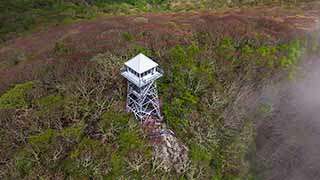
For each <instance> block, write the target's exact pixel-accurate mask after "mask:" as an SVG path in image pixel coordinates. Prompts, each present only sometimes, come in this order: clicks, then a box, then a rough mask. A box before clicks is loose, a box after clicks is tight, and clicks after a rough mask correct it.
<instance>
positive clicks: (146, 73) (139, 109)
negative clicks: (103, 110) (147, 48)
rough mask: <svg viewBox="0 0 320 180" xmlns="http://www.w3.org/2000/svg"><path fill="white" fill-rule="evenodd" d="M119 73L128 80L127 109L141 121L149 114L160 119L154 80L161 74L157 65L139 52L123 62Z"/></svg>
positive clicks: (161, 71)
mask: <svg viewBox="0 0 320 180" xmlns="http://www.w3.org/2000/svg"><path fill="white" fill-rule="evenodd" d="M121 75H122V76H123V77H125V78H126V79H127V80H128V94H127V105H126V109H127V111H128V112H133V113H134V115H135V117H136V118H137V119H139V120H141V121H144V120H146V119H148V118H149V117H150V116H155V117H157V118H159V120H162V116H161V113H160V103H159V97H158V92H157V86H156V82H155V81H156V80H157V79H158V78H160V77H161V76H163V70H162V69H160V68H159V65H158V64H157V63H156V62H154V61H153V60H151V59H150V58H148V57H147V56H145V55H143V54H141V53H140V54H138V55H137V56H135V57H134V58H132V59H130V60H129V61H127V62H126V63H125V65H124V67H122V68H121Z"/></svg>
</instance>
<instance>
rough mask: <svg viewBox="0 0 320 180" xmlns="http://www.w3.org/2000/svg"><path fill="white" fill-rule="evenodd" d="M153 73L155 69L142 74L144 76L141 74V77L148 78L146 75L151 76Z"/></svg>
mask: <svg viewBox="0 0 320 180" xmlns="http://www.w3.org/2000/svg"><path fill="white" fill-rule="evenodd" d="M153 72H154V68H152V69H150V70H148V71H146V72H144V73H142V74H141V77H143V76H146V75H148V74H150V73H151V74H153Z"/></svg>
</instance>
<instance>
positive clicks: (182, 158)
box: [143, 118, 189, 173]
mask: <svg viewBox="0 0 320 180" xmlns="http://www.w3.org/2000/svg"><path fill="white" fill-rule="evenodd" d="M143 128H144V131H145V132H146V134H147V136H148V138H149V141H150V143H151V145H152V146H153V167H154V169H155V170H157V169H162V170H164V171H167V172H168V171H171V170H174V171H176V172H178V173H182V172H184V171H185V170H186V169H187V166H188V163H189V159H188V148H187V146H185V145H184V144H183V143H182V142H180V141H179V139H177V137H176V136H175V134H174V132H172V131H171V130H170V129H168V128H166V127H165V124H164V123H163V121H161V122H160V121H158V120H157V119H154V118H149V119H147V120H145V121H144V122H143Z"/></svg>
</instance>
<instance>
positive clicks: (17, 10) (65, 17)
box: [0, 0, 311, 42]
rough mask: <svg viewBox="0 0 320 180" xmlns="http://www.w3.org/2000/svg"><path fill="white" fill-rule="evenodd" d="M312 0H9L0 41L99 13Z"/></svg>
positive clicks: (1, 14)
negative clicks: (35, 29)
mask: <svg viewBox="0 0 320 180" xmlns="http://www.w3.org/2000/svg"><path fill="white" fill-rule="evenodd" d="M306 1H311V0H245V1H239V0H230V1H224V0H218V1H217V0H201V1H194V0H183V1H181V0H170V1H169V0H10V1H1V2H0V42H1V41H5V40H7V39H11V38H12V37H15V36H16V35H17V34H19V33H23V32H25V31H30V30H33V29H34V28H44V27H46V26H47V25H54V24H68V23H71V22H74V21H77V20H81V19H92V18H94V17H97V16H102V15H128V14H137V13H144V12H181V11H182V12H185V11H193V10H210V9H215V10H217V9H221V8H226V7H239V6H256V5H261V4H266V5H270V4H277V5H285V6H291V5H295V4H297V3H300V2H306Z"/></svg>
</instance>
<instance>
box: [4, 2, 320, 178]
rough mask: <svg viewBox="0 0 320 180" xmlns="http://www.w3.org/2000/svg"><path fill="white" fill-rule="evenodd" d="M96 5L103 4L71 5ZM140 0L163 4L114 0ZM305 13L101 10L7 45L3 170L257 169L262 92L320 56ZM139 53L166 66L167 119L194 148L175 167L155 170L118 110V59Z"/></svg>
mask: <svg viewBox="0 0 320 180" xmlns="http://www.w3.org/2000/svg"><path fill="white" fill-rule="evenodd" d="M24 2H26V3H27V2H28V1H24ZM30 2H31V1H30ZM33 2H37V1H33ZM39 2H40V1H39ZM45 2H47V1H43V3H44V4H42V5H44V6H46V5H47V4H46V3H45ZM51 2H53V1H51ZM98 2H100V3H102V5H101V6H103V3H106V2H109V1H79V2H78V1H72V3H70V2H69V3H68V4H69V5H70V6H71V5H72V7H73V6H74V7H76V8H79V7H82V6H83V7H85V6H90V7H91V6H93V7H98V5H97V3H98ZM117 2H118V1H117ZM136 2H139V3H137V4H136ZM201 2H202V1H201ZM206 2H207V1H203V3H206ZM208 2H209V1H208ZM232 2H233V1H232ZM60 3H61V4H63V5H65V3H66V2H65V1H61V2H60ZM140 3H141V4H143V7H145V8H146V7H149V6H145V3H148V4H158V3H159V4H161V3H164V4H165V3H167V2H166V1H134V3H132V1H123V2H122V3H115V2H114V3H111V4H112V5H117V6H118V5H119V6H120V5H121V6H125V5H124V4H126V5H128V4H130V5H128V6H130V7H139V5H140ZM170 3H172V2H170ZM18 4H19V3H18ZM78 4H81V5H78ZM311 5H312V6H313V7H314V8H315V9H317V8H316V7H317V4H311ZM25 7H28V6H25ZM52 7H55V6H52ZM93 7H92V8H93ZM152 7H153V6H152ZM164 7H165V6H164ZM170 7H171V6H170ZM308 7H310V6H308ZM33 8H34V7H31V9H33ZM59 8H60V7H59ZM49 9H50V8H49ZM85 9H86V10H90V8H88V9H87V8H85ZM97 9H98V10H100V7H98V8H97ZM128 9H132V8H128ZM300 10H301V9H300ZM312 10H313V9H312V8H311V9H310V12H309V11H306V12H301V11H299V10H292V9H290V10H288V9H282V8H274V9H272V11H268V9H267V10H265V11H263V10H259V9H253V10H250V9H247V10H244V11H230V12H223V13H221V14H213V13H189V14H188V13H187V14H155V15H153V14H147V15H135V16H130V17H126V16H121V17H108V18H101V19H97V20H92V21H88V22H79V23H76V24H70V25H65V26H58V27H52V29H49V30H48V31H42V32H36V33H35V34H31V35H28V36H25V37H21V38H18V39H14V40H12V41H10V42H6V43H4V46H3V47H2V48H1V49H0V60H1V61H0V74H1V77H0V92H1V95H0V137H1V138H0V179H215V180H220V179H221V180H222V179H223V180H224V179H227V180H228V179H230V180H231V179H258V178H263V177H260V174H258V173H257V169H256V168H257V167H256V164H255V163H256V162H255V159H256V157H255V147H256V146H255V137H256V128H255V125H256V122H257V121H256V120H257V119H259V120H261V121H262V120H266V119H267V118H270V116H271V111H273V109H272V105H271V104H270V103H268V102H267V101H261V100H260V98H259V97H260V95H261V91H262V90H263V88H264V86H265V85H267V84H272V83H277V82H281V81H288V80H294V79H295V78H296V76H297V74H298V73H299V70H300V69H299V64H300V63H301V59H302V58H305V57H308V56H312V55H315V54H317V53H319V47H320V46H319V43H318V42H319V41H318V40H319V35H318V34H317V33H316V32H315V29H314V24H316V23H315V22H316V20H317V19H316V18H314V17H313V16H311V15H314V16H315V15H316V14H317V13H319V12H318V11H312ZM311 11H312V12H311ZM22 12H23V13H27V12H28V10H25V11H21V13H22ZM30 12H31V11H30ZM30 12H29V13H30ZM38 12H39V11H36V12H35V13H32V14H35V16H36V14H37V13H38ZM46 12H47V11H46ZM63 12H67V11H63ZM257 12H258V13H257ZM262 12H264V13H262ZM39 13H40V12H39ZM260 13H261V14H263V15H261V14H260ZM302 13H303V14H302ZM308 13H310V14H308ZM40 14H41V13H40ZM53 14H57V13H56V12H55V11H53ZM58 14H59V13H58ZM257 14H260V15H257ZM304 15H305V16H306V15H310V17H308V18H306V17H305V16H304ZM270 17H272V18H270ZM48 18H49V16H48ZM35 19H37V20H39V18H35ZM40 20H41V18H40ZM51 20H52V19H51V17H50V21H51ZM45 21H46V20H45ZM52 21H54V20H52ZM279 22H280V23H279ZM292 22H295V23H292ZM35 24H37V23H35ZM28 25H29V24H28ZM6 27H7V26H6ZM10 32H11V30H10ZM307 33H308V34H307ZM5 34H7V33H6V32H5ZM140 52H142V53H144V54H146V55H147V56H149V57H151V58H152V59H154V60H155V61H157V62H158V63H159V64H160V66H161V67H162V68H163V69H164V71H165V76H164V77H163V78H162V79H161V80H159V82H158V87H159V91H160V92H159V94H160V97H161V105H162V112H163V115H164V117H165V122H166V123H167V125H168V127H169V128H170V129H172V130H173V131H174V132H175V133H176V136H177V138H178V139H179V140H180V141H181V142H183V143H184V144H186V145H187V147H188V148H189V154H188V156H189V159H190V162H189V163H188V166H187V167H186V168H185V169H184V170H183V171H182V172H176V171H175V170H174V168H169V169H163V168H162V166H161V164H162V162H158V161H157V160H156V159H154V158H153V151H152V147H151V146H150V143H149V142H148V141H149V139H148V137H146V136H145V134H144V133H143V130H142V129H141V127H140V126H139V123H137V121H136V120H135V119H134V117H133V116H132V115H131V114H128V113H126V112H125V108H124V107H125V98H126V81H125V80H124V79H123V78H122V77H121V76H120V75H119V73H120V67H121V66H122V64H123V63H124V62H125V61H126V60H128V59H129V58H131V57H132V56H134V55H136V54H137V53H140Z"/></svg>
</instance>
